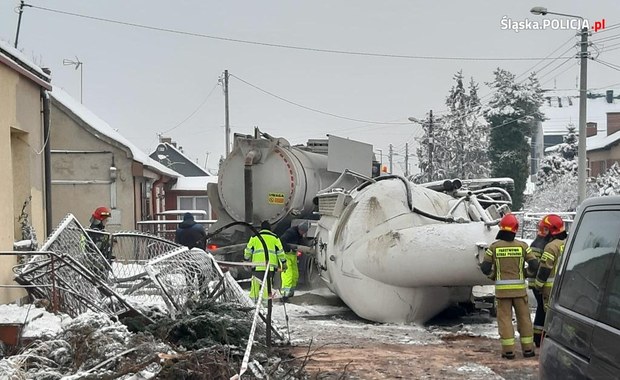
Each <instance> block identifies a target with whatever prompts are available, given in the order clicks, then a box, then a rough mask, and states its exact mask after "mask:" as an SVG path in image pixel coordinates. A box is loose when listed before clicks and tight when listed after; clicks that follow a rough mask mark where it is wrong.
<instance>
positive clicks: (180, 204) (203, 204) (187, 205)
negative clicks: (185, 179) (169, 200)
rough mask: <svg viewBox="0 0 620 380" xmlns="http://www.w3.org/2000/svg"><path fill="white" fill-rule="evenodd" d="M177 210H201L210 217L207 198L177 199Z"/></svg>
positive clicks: (186, 197) (187, 197)
mask: <svg viewBox="0 0 620 380" xmlns="http://www.w3.org/2000/svg"><path fill="white" fill-rule="evenodd" d="M177 208H178V209H179V210H203V211H206V212H207V216H208V217H209V218H210V217H211V207H209V197H207V196H194V197H189V196H185V197H177Z"/></svg>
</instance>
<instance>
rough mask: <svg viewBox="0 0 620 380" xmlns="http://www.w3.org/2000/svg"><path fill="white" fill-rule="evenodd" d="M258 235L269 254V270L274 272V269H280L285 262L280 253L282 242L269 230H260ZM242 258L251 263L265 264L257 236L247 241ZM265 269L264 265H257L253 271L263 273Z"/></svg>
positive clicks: (262, 250) (282, 253) (281, 252)
mask: <svg viewBox="0 0 620 380" xmlns="http://www.w3.org/2000/svg"><path fill="white" fill-rule="evenodd" d="M259 235H260V236H261V237H262V238H263V240H264V241H265V245H266V246H267V250H268V252H269V255H268V257H269V270H270V271H274V270H276V268H278V267H281V266H282V263H284V262H286V258H285V256H284V252H283V251H282V242H280V238H278V235H276V234H274V233H273V232H271V231H269V230H260V232H259ZM243 257H245V259H246V260H251V261H252V262H253V263H257V264H258V263H263V264H267V261H266V260H265V250H264V248H263V244H262V243H261V241H260V239H259V237H258V236H252V237H251V238H250V240H249V241H248V245H247V246H246V247H245V251H244V253H243ZM265 269H266V265H258V266H257V267H255V268H254V270H256V271H258V272H263V271H265Z"/></svg>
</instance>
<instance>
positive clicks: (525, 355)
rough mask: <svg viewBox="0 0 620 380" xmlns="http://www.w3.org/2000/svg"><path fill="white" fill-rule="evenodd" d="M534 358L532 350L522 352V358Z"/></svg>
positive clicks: (534, 354)
mask: <svg viewBox="0 0 620 380" xmlns="http://www.w3.org/2000/svg"><path fill="white" fill-rule="evenodd" d="M534 356H536V353H535V352H534V350H527V351H523V357H524V358H533V357H534Z"/></svg>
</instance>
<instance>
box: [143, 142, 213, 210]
mask: <svg viewBox="0 0 620 380" xmlns="http://www.w3.org/2000/svg"><path fill="white" fill-rule="evenodd" d="M151 158H153V159H154V160H157V161H159V162H160V163H161V164H162V165H165V166H167V167H169V168H171V169H173V170H175V171H177V172H178V173H179V174H181V176H179V178H177V179H176V180H175V181H172V182H171V183H170V186H169V188H168V190H167V192H166V198H165V199H166V207H167V209H168V210H174V209H178V210H202V211H205V212H206V213H207V216H208V219H215V218H216V215H215V214H214V213H213V208H212V207H211V204H210V202H209V197H208V196H207V184H209V183H217V176H214V175H211V174H210V173H209V172H208V171H207V170H206V169H203V168H201V167H200V166H199V165H197V164H196V163H195V162H193V161H192V160H191V159H190V158H189V157H187V156H186V155H185V153H183V151H182V150H181V149H180V148H178V147H177V144H176V143H175V142H173V141H172V140H171V139H170V138H166V137H163V138H160V143H159V145H158V146H157V148H155V151H154V152H153V153H151ZM174 218H176V216H171V217H169V218H168V219H174Z"/></svg>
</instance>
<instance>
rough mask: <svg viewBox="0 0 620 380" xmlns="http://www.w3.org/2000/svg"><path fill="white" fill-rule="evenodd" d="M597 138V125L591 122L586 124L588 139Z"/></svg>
mask: <svg viewBox="0 0 620 380" xmlns="http://www.w3.org/2000/svg"><path fill="white" fill-rule="evenodd" d="M591 136H596V123H595V122H593V121H589V122H587V123H586V137H591Z"/></svg>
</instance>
